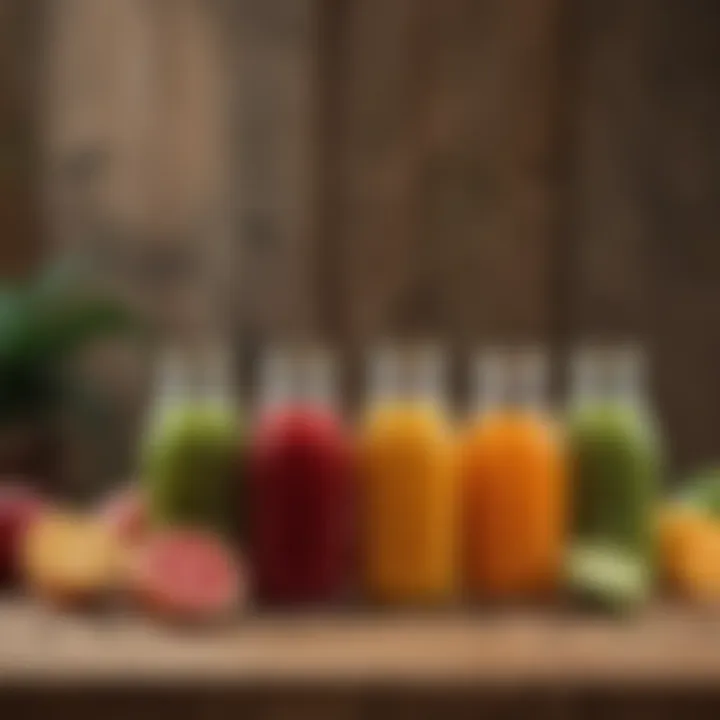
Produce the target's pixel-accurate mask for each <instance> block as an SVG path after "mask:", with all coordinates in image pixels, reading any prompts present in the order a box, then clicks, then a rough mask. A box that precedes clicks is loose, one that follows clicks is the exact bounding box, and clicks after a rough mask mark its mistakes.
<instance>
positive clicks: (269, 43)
mask: <svg viewBox="0 0 720 720" xmlns="http://www.w3.org/2000/svg"><path fill="white" fill-rule="evenodd" d="M20 8H24V9H23V10H20ZM42 8H44V20H45V22H44V23H43V22H39V21H38V17H37V16H38V14H39V13H40V9H42ZM0 12H1V13H3V14H4V15H3V17H9V16H10V15H12V16H13V17H16V18H20V20H17V19H16V20H15V22H16V24H17V23H18V22H19V23H20V25H18V27H20V26H22V27H24V28H29V29H30V31H33V29H34V34H33V33H32V32H31V34H33V38H34V39H33V40H32V42H30V41H28V42H25V41H22V42H21V41H20V39H19V38H20V35H19V34H18V33H15V32H13V33H10V35H9V37H11V38H12V39H14V40H15V42H14V43H3V44H2V53H3V54H2V61H0V68H1V69H0V88H2V89H4V88H5V87H6V86H8V82H10V81H9V80H8V78H13V77H19V75H18V68H21V69H23V68H25V67H26V64H27V66H28V67H30V66H32V65H33V63H32V62H29V59H30V58H31V57H34V58H37V57H42V58H43V62H42V67H43V68H44V69H45V74H44V76H42V77H40V78H39V80H38V81H37V82H35V81H32V82H28V83H25V82H24V81H23V82H22V83H20V84H18V83H17V82H15V81H12V82H15V85H14V86H12V87H15V90H14V91H13V92H10V93H6V92H3V93H1V95H2V100H1V101H0V102H2V103H3V104H2V108H3V110H2V112H0V138H5V137H8V133H12V132H14V131H13V130H12V128H17V127H21V128H22V133H25V135H27V136H28V137H29V138H34V140H39V141H41V144H42V148H43V150H44V152H43V153H42V163H39V162H34V163H33V162H31V161H30V156H29V155H27V162H25V163H23V164H22V167H25V168H30V169H31V170H30V172H35V173H38V172H39V174H40V180H41V181H42V187H43V188H45V190H46V192H45V194H44V196H43V198H44V199H43V198H38V197H37V195H38V194H37V193H33V192H29V191H27V192H26V191H18V189H17V188H18V187H20V188H22V187H30V185H29V184H28V183H27V182H25V183H24V184H23V183H12V184H11V185H12V187H9V188H8V186H7V181H5V185H3V187H4V188H5V190H4V191H3V193H0V198H1V201H0V213H4V214H3V215H2V217H3V218H6V219H4V220H3V228H4V229H5V228H13V227H15V226H14V225H13V223H15V222H16V220H14V219H12V218H9V219H7V218H8V217H9V216H8V214H7V213H8V212H9V211H8V210H7V209H4V208H12V214H13V218H16V217H20V216H21V215H22V213H23V211H22V210H20V211H19V210H18V208H22V207H23V202H25V201H23V202H18V201H16V200H15V199H12V198H14V197H15V196H14V195H13V193H17V192H21V194H22V193H24V194H23V195H22V197H23V198H29V199H30V200H32V201H33V202H37V203H40V201H41V200H42V202H44V203H45V204H46V205H47V207H48V208H49V215H48V222H47V224H46V226H45V227H46V233H45V235H44V239H45V240H46V241H47V245H48V247H49V248H51V249H55V250H57V249H66V248H68V247H81V248H84V249H85V251H87V252H89V253H91V254H92V256H93V257H94V259H95V261H96V265H97V268H98V273H100V274H102V275H103V276H104V277H105V279H106V282H108V283H110V284H112V285H114V286H116V287H118V288H119V289H120V290H121V291H122V292H124V293H125V294H126V295H127V296H128V297H129V298H130V299H131V300H132V301H133V302H135V303H137V304H138V305H139V306H140V307H142V308H144V309H145V310H146V311H148V312H150V313H151V314H152V315H153V316H154V317H155V318H156V319H157V320H158V321H159V323H160V325H161V326H162V327H164V328H167V329H168V331H170V332H172V331H177V330H178V329H182V330H183V331H188V330H192V329H196V328H197V327H205V326H207V324H208V323H212V324H213V325H214V326H215V327H216V328H217V329H219V330H220V331H222V332H229V333H232V337H233V338H235V339H236V340H237V341H238V343H239V344H240V345H241V346H242V347H243V349H248V348H249V349H250V350H253V349H255V348H257V346H258V345H259V344H260V343H261V342H263V341H264V340H266V339H268V338H273V337H286V336H310V335H314V336H321V337H325V338H327V339H329V340H330V341H332V342H334V343H337V344H338V345H339V346H340V347H342V348H343V349H345V350H346V351H347V356H348V358H351V359H353V361H354V362H353V363H350V367H351V368H352V370H353V372H355V373H357V370H358V367H357V366H358V360H357V359H358V357H359V353H360V351H361V350H362V349H363V348H365V347H366V346H367V344H368V343H369V342H370V341H372V339H374V338H378V337H381V336H384V335H388V334H399V333H403V332H406V331H409V330H413V331H415V332H424V333H432V334H435V335H438V336H441V337H442V338H443V339H444V340H445V341H446V342H447V343H448V344H449V345H450V347H452V348H453V350H456V351H457V353H456V355H457V356H458V357H460V356H461V353H463V352H465V351H467V350H469V349H470V348H472V347H473V346H474V345H476V344H480V343H483V342H489V341H493V342H496V341H503V340H522V341H536V340H537V341H541V342H546V343H548V345H550V346H551V347H553V349H556V350H562V349H563V348H565V347H567V346H568V345H569V344H571V343H572V342H573V341H575V340H577V339H580V338H583V337H587V336H593V337H597V336H604V337H608V338H614V337H625V336H627V335H639V336H640V337H642V338H643V339H644V340H645V342H646V343H647V344H648V347H649V348H650V349H651V351H652V359H653V363H654V367H655V370H656V372H655V383H654V388H655V389H656V391H657V394H656V397H657V400H658V402H659V405H660V407H661V410H662V413H663V417H664V420H665V423H666V426H667V430H668V433H669V434H670V436H671V437H672V440H673V447H674V452H673V459H674V460H675V461H677V463H678V464H680V465H681V466H683V467H688V466H691V465H694V464H696V463H699V462H702V461H707V460H709V459H711V458H713V457H714V456H715V457H716V456H718V455H720V431H718V427H720V374H719V373H718V372H717V370H716V368H717V367H718V365H719V363H720V331H718V330H717V329H716V327H717V326H718V321H720V317H719V316H718V314H719V313H720V302H718V301H719V300H720V297H719V294H720V289H718V282H717V277H718V273H719V272H720V246H719V245H718V243H717V242H716V240H715V237H714V235H715V232H716V231H715V228H716V227H717V222H718V220H719V219H720V217H718V214H719V212H720V211H719V210H718V208H719V207H720V203H718V200H720V183H719V182H718V174H719V173H720V130H718V128H719V127H720V124H719V123H718V120H720V94H719V93H718V87H720V85H719V84H718V82H719V80H720V62H719V61H720V57H719V55H720V42H719V39H720V6H718V4H717V3H716V2H714V0H684V1H683V2H682V3H679V2H675V1H674V0H443V2H437V0H204V1H201V0H172V1H171V0H54V1H53V2H51V3H41V2H40V1H39V0H35V1H34V2H30V1H29V0H26V2H20V0H15V1H13V0H2V2H0ZM33 12H34V13H35V16H33V15H32V13H33ZM4 27H5V28H7V27H8V25H7V23H5V24H4ZM0 32H6V30H0ZM37 47H40V48H41V49H42V52H37ZM33 48H36V50H32V49H33ZM7 68H14V70H13V71H12V72H9V71H8V70H7ZM13 72H14V73H15V74H14V75H13ZM23 73H24V70H23ZM21 75H22V73H21ZM22 76H23V77H24V75H22ZM12 82H11V85H12ZM11 85H10V86H11ZM10 86H8V87H10ZM25 87H34V88H35V89H38V88H39V89H40V91H41V92H40V94H41V96H42V98H43V105H42V108H43V112H42V113H41V115H40V117H39V118H38V116H37V115H38V114H37V113H35V114H34V115H33V113H32V108H33V107H34V105H33V104H32V103H30V102H28V100H27V98H26V97H24V90H23V88H25ZM17 88H20V90H19V91H18V89H17ZM13 93H14V94H13ZM8 100H9V102H8ZM18 113H19V114H18ZM23 113H24V114H23ZM36 125H37V132H35V130H33V128H35V127H36ZM21 146H22V147H25V148H31V147H33V141H31V140H28V141H24V142H23V143H21ZM24 152H29V151H27V150H26V151H24ZM38 167H40V168H41V171H38V170H37V168H38ZM18 177H19V176H18ZM2 182H3V180H2V179H1V178H0V183H2ZM33 187H35V186H33ZM8 198H11V199H10V200H8ZM38 206H39V205H38ZM18 213H20V214H18ZM22 217H25V218H26V219H25V221H23V222H25V226H24V227H26V228H28V229H27V230H23V231H22V233H26V234H27V235H28V237H29V236H31V235H32V236H33V237H36V238H37V237H38V236H39V233H38V232H37V229H35V230H33V227H34V226H33V223H34V222H35V221H34V220H33V218H34V216H33V215H32V213H28V212H25V214H24V215H22ZM4 231H5V230H4ZM22 233H21V232H20V231H16V230H12V231H10V232H9V233H8V235H7V237H10V238H12V240H11V241H8V240H6V241H4V242H3V254H2V255H0V259H2V264H3V266H4V267H11V261H9V260H6V256H7V253H8V252H9V251H8V248H11V247H12V248H14V249H13V250H12V253H15V254H16V253H17V248H18V247H19V246H20V240H19V238H20V236H21V234H22ZM28 247H29V246H28ZM28 257H30V256H28ZM12 262H16V261H15V260H13V261H12ZM17 262H21V263H22V262H27V261H17ZM118 377H125V376H124V375H122V373H120V374H119V375H118ZM355 378H356V379H357V374H356V375H355ZM118 382H121V381H120V380H118ZM128 382H130V384H131V385H132V383H136V382H137V378H136V377H135V376H133V380H131V381H128ZM356 385H357V384H356ZM121 394H122V396H123V397H127V398H130V397H137V393H135V394H134V395H133V393H132V392H130V391H129V389H128V391H127V392H126V391H125V390H123V392H122V393H121Z"/></svg>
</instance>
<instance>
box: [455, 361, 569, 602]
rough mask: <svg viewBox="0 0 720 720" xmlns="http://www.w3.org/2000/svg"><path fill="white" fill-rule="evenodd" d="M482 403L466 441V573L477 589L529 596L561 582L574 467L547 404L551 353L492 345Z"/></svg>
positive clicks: (481, 380) (483, 372)
mask: <svg viewBox="0 0 720 720" xmlns="http://www.w3.org/2000/svg"><path fill="white" fill-rule="evenodd" d="M476 373H477V375H478V396H479V401H478V403H477V404H478V405H479V407H478V409H477V410H476V416H475V418H474V419H473V420H472V421H471V422H470V425H469V427H468V428H467V431H466V433H465V436H464V439H463V443H462V460H461V467H462V470H461V473H462V483H463V493H464V495H463V508H464V541H465V542H464V550H465V563H464V567H465V576H466V581H467V586H468V590H469V592H470V594H471V595H472V596H473V597H475V598H480V599H490V600H509V599H512V600H527V599H531V598H538V597H544V596H547V595H550V594H552V593H553V592H554V591H555V590H556V589H557V586H558V583H559V577H560V569H561V563H562V557H563V552H564V541H565V511H566V473H565V453H564V449H563V442H562V440H561V436H560V432H559V429H558V428H557V426H556V425H555V423H554V422H553V420H552V419H551V417H550V415H549V414H548V413H547V412H546V411H545V410H543V395H544V385H545V376H546V374H547V373H546V362H545V359H544V357H543V356H542V355H541V354H539V353H536V352H526V353H521V354H519V355H517V356H512V355H505V354H503V353H497V352H495V353H492V352H491V353H486V354H484V355H483V356H482V357H481V358H480V359H479V361H478V362H477V368H476Z"/></svg>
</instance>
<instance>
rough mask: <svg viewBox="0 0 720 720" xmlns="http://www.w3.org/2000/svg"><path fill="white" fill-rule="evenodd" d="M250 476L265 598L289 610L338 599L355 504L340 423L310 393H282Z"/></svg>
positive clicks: (265, 415) (262, 424) (258, 438)
mask: <svg viewBox="0 0 720 720" xmlns="http://www.w3.org/2000/svg"><path fill="white" fill-rule="evenodd" d="M266 382H270V383H271V384H276V382H277V379H276V378H273V377H270V379H269V380H267V379H266ZM299 394H300V395H301V394H302V393H299ZM250 473H251V503H252V521H253V522H252V543H253V556H254V563H255V576H256V577H255V579H256V585H257V590H258V594H259V596H260V597H261V599H262V600H264V601H266V602H270V603H279V604H286V603H296V602H324V601H330V600H333V599H335V598H337V597H339V596H340V595H341V594H342V593H343V592H344V591H345V590H346V589H347V583H348V580H349V576H350V572H349V571H350V553H349V550H350V540H351V522H352V500H353V498H352V492H351V491H352V485H351V466H350V449H349V443H348V440H347V438H346V435H345V431H344V428H343V426H342V423H341V421H340V419H339V417H338V416H337V415H336V413H335V412H333V410H332V409H331V408H330V407H329V406H328V405H327V404H326V403H325V402H324V401H323V399H322V398H319V397H317V396H316V397H312V393H311V397H298V396H297V395H296V393H295V391H294V390H293V391H290V392H289V393H286V392H285V391H283V392H282V393H280V394H278V393H277V387H276V388H275V391H274V397H273V401H272V403H271V406H270V407H267V408H265V409H264V410H263V412H262V415H261V419H260V421H259V425H258V428H257V432H256V433H255V436H254V439H253V442H252V447H251V451H250Z"/></svg>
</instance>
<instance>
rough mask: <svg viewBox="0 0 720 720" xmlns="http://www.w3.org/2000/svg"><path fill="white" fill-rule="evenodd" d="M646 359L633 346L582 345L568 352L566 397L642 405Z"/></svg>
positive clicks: (584, 400) (643, 402) (579, 401)
mask: <svg viewBox="0 0 720 720" xmlns="http://www.w3.org/2000/svg"><path fill="white" fill-rule="evenodd" d="M646 367H647V364H646V359H645V354H644V353H643V351H642V350H641V349H639V348H637V347H635V346H618V347H582V348H578V349H577V350H576V351H575V352H574V353H573V355H572V358H571V367H570V378H571V379H570V384H571V385H570V400H571V403H572V404H573V405H578V404H584V403H588V402H604V403H607V402H609V403H615V402H622V403H624V404H631V405H644V404H645V402H646Z"/></svg>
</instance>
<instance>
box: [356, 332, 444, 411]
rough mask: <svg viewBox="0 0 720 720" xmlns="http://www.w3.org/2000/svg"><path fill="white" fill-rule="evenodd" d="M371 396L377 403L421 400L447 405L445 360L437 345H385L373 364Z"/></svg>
mask: <svg viewBox="0 0 720 720" xmlns="http://www.w3.org/2000/svg"><path fill="white" fill-rule="evenodd" d="M368 399H369V402H370V403H371V404H373V403H374V404H377V403H389V402H391V403H421V404H432V405H435V406H444V405H445V401H446V388H445V361H444V357H443V355H442V353H441V352H440V351H439V350H438V349H436V348H435V347H433V346H430V347H421V348H401V349H398V348H383V349H380V350H378V351H376V352H375V353H374V354H373V356H372V358H371V360H370V365H369V374H368Z"/></svg>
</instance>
